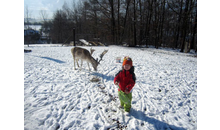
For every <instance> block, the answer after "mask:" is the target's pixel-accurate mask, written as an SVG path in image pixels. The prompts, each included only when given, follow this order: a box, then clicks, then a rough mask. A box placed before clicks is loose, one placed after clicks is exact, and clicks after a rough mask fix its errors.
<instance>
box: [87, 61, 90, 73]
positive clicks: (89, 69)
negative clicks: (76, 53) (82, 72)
mask: <svg viewBox="0 0 220 130" xmlns="http://www.w3.org/2000/svg"><path fill="white" fill-rule="evenodd" d="M87 65H88V67H89V62H87ZM89 71H90V67H89Z"/></svg>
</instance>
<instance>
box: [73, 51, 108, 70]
mask: <svg viewBox="0 0 220 130" xmlns="http://www.w3.org/2000/svg"><path fill="white" fill-rule="evenodd" d="M90 51H91V49H90ZM93 52H94V51H91V53H90V52H89V51H88V50H87V49H84V48H80V47H74V48H72V49H71V53H72V56H73V60H74V69H75V70H76V67H75V62H76V63H77V66H78V68H79V64H78V60H79V59H80V60H81V68H80V70H81V69H82V64H83V61H87V65H88V68H89V71H90V67H89V63H91V64H92V67H93V69H94V70H95V71H97V66H98V65H99V64H100V61H101V60H102V58H103V56H104V55H105V54H106V53H107V52H108V50H104V51H103V52H102V53H101V54H100V60H98V58H97V59H96V60H95V59H94V58H93V57H92V56H91V55H92V53H93Z"/></svg>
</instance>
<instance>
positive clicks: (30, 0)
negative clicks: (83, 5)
mask: <svg viewBox="0 0 220 130" xmlns="http://www.w3.org/2000/svg"><path fill="white" fill-rule="evenodd" d="M73 1H74V2H77V1H78V0H24V17H26V15H25V12H26V11H25V10H26V8H28V12H30V13H29V14H30V16H29V17H31V18H35V19H41V18H42V17H41V15H40V11H41V10H45V11H46V14H47V15H48V19H51V18H52V17H53V14H54V13H55V12H56V10H58V9H62V6H63V4H64V2H66V3H67V4H68V5H70V4H71V3H72V2H73Z"/></svg>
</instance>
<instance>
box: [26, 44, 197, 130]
mask: <svg viewBox="0 0 220 130" xmlns="http://www.w3.org/2000/svg"><path fill="white" fill-rule="evenodd" d="M24 48H25V49H31V50H32V52H30V53H24V129H25V130H68V129H69V130H82V129H85V130H99V129H100V130H106V129H128V130H132V129H133V130H196V129H197V58H196V57H193V54H184V53H179V52H177V51H174V50H165V49H163V50H162V49H159V50H157V49H154V48H126V47H125V48H123V47H117V46H109V47H93V49H95V50H96V51H95V52H94V53H93V57H95V58H98V57H99V54H100V53H101V52H102V51H103V50H104V49H108V52H107V53H106V55H105V56H104V58H103V61H101V64H100V65H99V66H98V71H97V72H95V71H93V68H92V66H91V65H90V68H91V70H92V71H89V70H88V67H87V64H86V63H85V62H84V64H83V69H82V70H81V71H79V70H78V69H77V70H74V68H73V67H74V65H73V58H72V55H71V52H70V49H71V48H72V47H61V46H59V45H52V46H51V45H30V47H27V46H24ZM84 48H86V49H88V50H89V49H90V47H84ZM124 56H130V57H131V58H132V59H133V65H134V67H135V74H136V78H137V80H136V84H135V86H134V89H133V98H132V109H131V111H130V114H129V115H126V114H125V113H124V111H123V110H121V109H119V108H118V106H119V99H118V96H117V87H116V86H115V85H114V84H113V79H114V76H115V74H116V73H117V72H118V71H119V70H120V69H121V64H122V63H116V57H121V58H123V57H124ZM93 77H98V78H99V79H100V81H99V82H91V81H90V80H91V79H92V78H93Z"/></svg>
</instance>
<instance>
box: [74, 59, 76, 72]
mask: <svg viewBox="0 0 220 130" xmlns="http://www.w3.org/2000/svg"><path fill="white" fill-rule="evenodd" d="M73 62H74V69H75V70H76V67H75V62H76V59H75V57H73Z"/></svg>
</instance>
